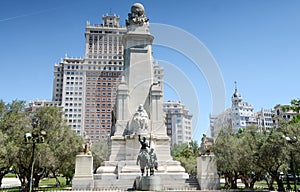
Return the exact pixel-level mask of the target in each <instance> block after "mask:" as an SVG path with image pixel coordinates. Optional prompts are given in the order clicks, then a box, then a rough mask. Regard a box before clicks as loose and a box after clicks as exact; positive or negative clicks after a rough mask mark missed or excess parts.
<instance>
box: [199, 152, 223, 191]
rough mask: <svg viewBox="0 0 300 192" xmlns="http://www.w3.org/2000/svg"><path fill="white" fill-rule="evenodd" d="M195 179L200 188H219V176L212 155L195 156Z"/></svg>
mask: <svg viewBox="0 0 300 192" xmlns="http://www.w3.org/2000/svg"><path fill="white" fill-rule="evenodd" d="M197 179H198V182H199V186H200V189H201V190H218V189H220V177H219V175H218V172H217V164H216V159H215V156H214V155H202V156H200V157H198V158H197Z"/></svg>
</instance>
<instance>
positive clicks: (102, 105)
mask: <svg viewBox="0 0 300 192" xmlns="http://www.w3.org/2000/svg"><path fill="white" fill-rule="evenodd" d="M86 106H87V107H100V106H101V107H106V106H107V107H111V103H107V104H106V103H101V104H100V103H99V104H95V103H92V104H90V103H87V104H86Z"/></svg>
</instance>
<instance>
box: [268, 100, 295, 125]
mask: <svg viewBox="0 0 300 192" xmlns="http://www.w3.org/2000/svg"><path fill="white" fill-rule="evenodd" d="M289 106H290V105H280V104H277V105H275V107H274V112H273V118H272V119H273V124H274V126H275V127H276V128H277V127H278V126H279V125H280V121H282V120H287V121H290V120H292V119H293V117H296V116H297V115H298V113H297V112H296V111H293V110H285V108H287V107H289Z"/></svg>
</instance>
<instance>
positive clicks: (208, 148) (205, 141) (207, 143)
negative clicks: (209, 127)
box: [199, 134, 214, 156]
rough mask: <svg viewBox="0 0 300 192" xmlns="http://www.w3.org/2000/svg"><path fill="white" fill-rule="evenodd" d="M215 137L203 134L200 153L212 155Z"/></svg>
mask: <svg viewBox="0 0 300 192" xmlns="http://www.w3.org/2000/svg"><path fill="white" fill-rule="evenodd" d="M213 144H214V139H213V138H210V137H207V136H206V134H203V137H202V139H201V145H200V147H199V155H200V156H201V155H210V153H212V151H213Z"/></svg>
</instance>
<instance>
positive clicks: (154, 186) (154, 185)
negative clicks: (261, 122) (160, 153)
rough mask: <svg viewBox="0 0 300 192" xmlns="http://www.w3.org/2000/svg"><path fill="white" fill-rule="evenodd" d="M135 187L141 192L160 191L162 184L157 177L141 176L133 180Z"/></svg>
mask: <svg viewBox="0 0 300 192" xmlns="http://www.w3.org/2000/svg"><path fill="white" fill-rule="evenodd" d="M135 187H136V189H137V190H142V191H161V190H162V184H161V178H160V177H159V176H143V177H137V178H136V179H135Z"/></svg>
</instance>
